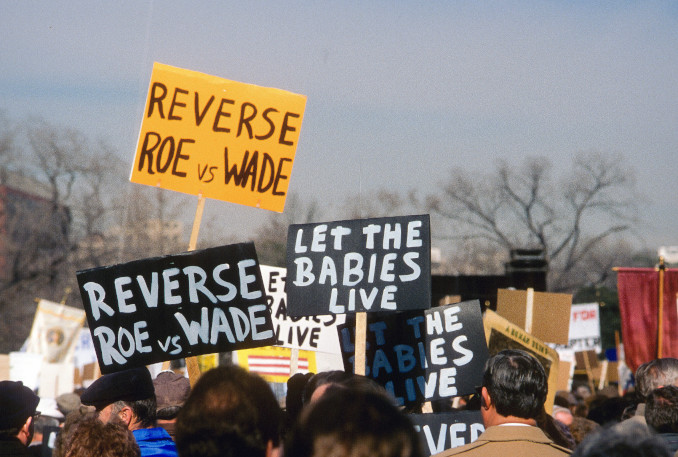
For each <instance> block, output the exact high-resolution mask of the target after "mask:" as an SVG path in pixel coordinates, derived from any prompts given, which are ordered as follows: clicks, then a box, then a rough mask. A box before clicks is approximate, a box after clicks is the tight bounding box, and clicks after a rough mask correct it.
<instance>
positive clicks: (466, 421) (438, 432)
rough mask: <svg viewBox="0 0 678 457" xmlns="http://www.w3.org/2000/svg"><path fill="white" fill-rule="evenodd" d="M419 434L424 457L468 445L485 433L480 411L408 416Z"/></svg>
mask: <svg viewBox="0 0 678 457" xmlns="http://www.w3.org/2000/svg"><path fill="white" fill-rule="evenodd" d="M407 416H408V417H409V418H410V420H411V421H412V423H413V424H414V428H415V430H417V433H418V434H419V438H420V441H421V443H422V446H423V449H424V450H425V451H426V452H427V454H426V455H435V454H439V453H441V452H443V451H444V450H445V449H452V448H455V447H459V446H463V445H465V444H469V443H472V442H474V441H475V440H476V439H478V436H479V435H480V434H481V433H483V432H484V431H485V426H484V425H483V418H482V415H481V414H480V411H477V410H473V411H451V412H447V413H435V414H408V415H407Z"/></svg>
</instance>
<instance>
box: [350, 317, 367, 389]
mask: <svg viewBox="0 0 678 457" xmlns="http://www.w3.org/2000/svg"><path fill="white" fill-rule="evenodd" d="M366 349H367V313H356V315H355V356H354V359H353V360H354V370H353V372H354V373H355V374H359V375H363V376H365V360H366V357H365V351H366Z"/></svg>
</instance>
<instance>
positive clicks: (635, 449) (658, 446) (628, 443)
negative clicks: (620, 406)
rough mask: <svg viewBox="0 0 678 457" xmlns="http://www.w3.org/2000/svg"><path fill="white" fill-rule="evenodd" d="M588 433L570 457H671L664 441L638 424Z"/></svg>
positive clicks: (604, 428)
mask: <svg viewBox="0 0 678 457" xmlns="http://www.w3.org/2000/svg"><path fill="white" fill-rule="evenodd" d="M599 430H600V431H596V432H592V433H589V434H588V435H587V436H586V438H584V440H583V441H582V442H581V443H579V445H578V446H577V447H576V448H575V449H574V452H573V453H572V457H671V455H672V452H671V451H670V450H669V448H668V447H667V446H666V443H665V442H664V440H663V439H662V438H661V437H660V436H657V435H655V434H653V433H651V432H650V431H649V429H648V428H647V427H646V426H644V425H643V424H640V423H630V424H629V426H628V427H625V428H623V429H620V428H618V427H603V428H601V429H599Z"/></svg>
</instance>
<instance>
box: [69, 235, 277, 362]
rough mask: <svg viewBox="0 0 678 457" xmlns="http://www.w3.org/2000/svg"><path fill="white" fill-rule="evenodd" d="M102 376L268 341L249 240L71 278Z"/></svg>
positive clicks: (268, 328) (261, 289) (267, 321)
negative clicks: (77, 286) (75, 280)
mask: <svg viewBox="0 0 678 457" xmlns="http://www.w3.org/2000/svg"><path fill="white" fill-rule="evenodd" d="M77 277H78V284H79V286H80V294H81V295H82V302H83V305H84V308H85V312H86V313H87V322H88V324H89V328H90V331H91V332H92V339H93V341H94V347H95V350H96V353H97V358H98V360H99V367H100V369H101V372H102V373H104V374H106V373H111V372H115V371H119V370H123V369H127V368H132V367H137V366H144V365H150V364H152V363H155V362H161V361H165V360H172V359H179V358H185V357H188V356H194V355H200V354H211V353H216V352H224V351H232V350H235V349H241V348H250V347H258V346H266V345H269V344H271V343H272V342H274V341H275V336H274V334H273V323H272V321H271V313H270V311H269V309H268V307H267V306H266V296H265V292H264V285H263V281H262V279H261V272H260V271H259V263H258V261H257V255H256V252H255V250H254V244H253V243H242V244H234V245H229V246H221V247H215V248H210V249H204V250H200V251H192V252H186V253H183V254H177V255H171V256H165V257H155V258H150V259H143V260H136V261H133V262H129V263H125V264H120V265H115V266H109V267H100V268H94V269H91V270H83V271H79V272H78V273H77Z"/></svg>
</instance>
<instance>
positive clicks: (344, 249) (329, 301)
mask: <svg viewBox="0 0 678 457" xmlns="http://www.w3.org/2000/svg"><path fill="white" fill-rule="evenodd" d="M287 272H288V281H287V297H288V304H287V315H288V316H312V315H322V314H345V313H355V312H385V311H403V310H412V309H428V308H429V307H430V306H431V230H430V222H429V216H428V215H421V216H402V217H389V218H377V219H356V220H349V221H337V222H325V223H319V224H302V225H290V227H289V231H288V235H287Z"/></svg>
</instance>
